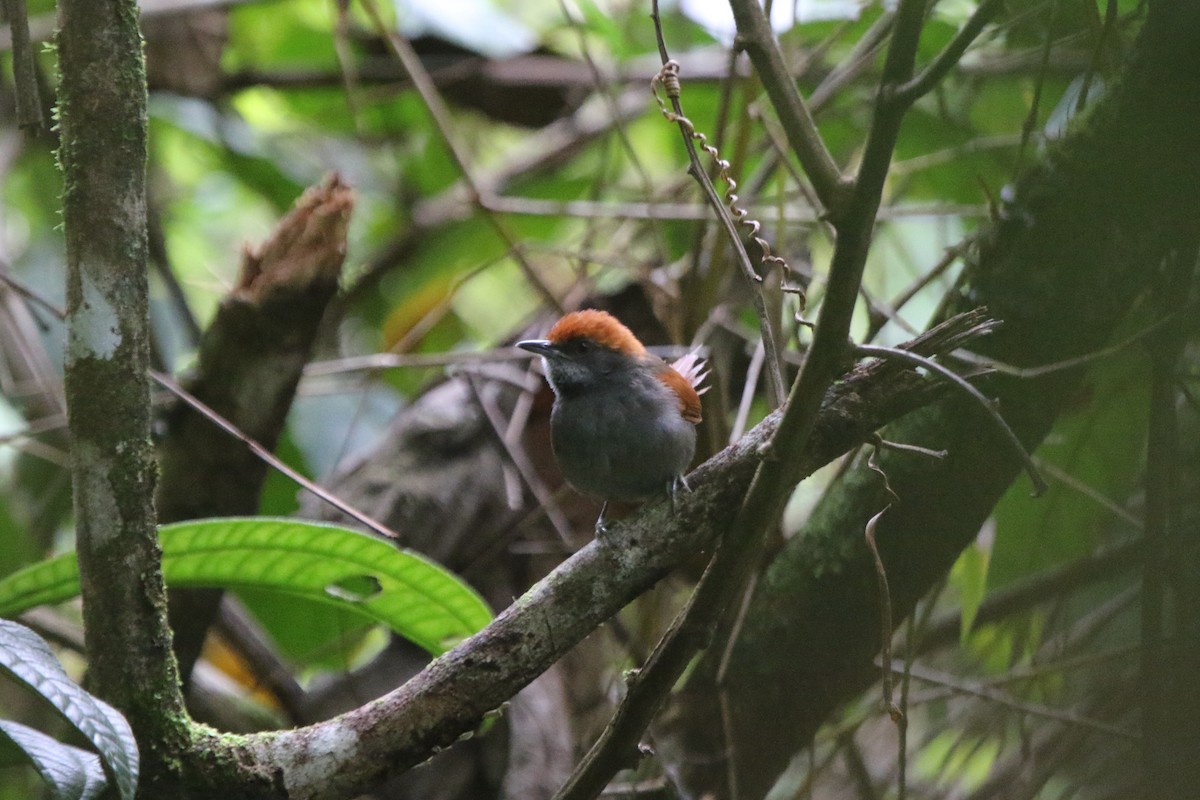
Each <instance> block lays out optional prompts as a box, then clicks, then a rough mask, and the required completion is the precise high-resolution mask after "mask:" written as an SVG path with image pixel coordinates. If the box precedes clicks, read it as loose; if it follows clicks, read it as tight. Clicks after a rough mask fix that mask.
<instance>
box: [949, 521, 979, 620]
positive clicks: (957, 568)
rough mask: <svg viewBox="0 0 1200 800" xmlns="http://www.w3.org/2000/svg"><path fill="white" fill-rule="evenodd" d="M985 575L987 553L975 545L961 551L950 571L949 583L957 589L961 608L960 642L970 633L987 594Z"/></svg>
mask: <svg viewBox="0 0 1200 800" xmlns="http://www.w3.org/2000/svg"><path fill="white" fill-rule="evenodd" d="M987 573H988V552H987V550H985V549H984V548H982V547H980V546H979V545H978V544H977V543H976V544H972V545H971V546H970V547H968V548H967V549H966V550H963V551H962V554H961V555H959V557H958V561H957V563H955V565H954V568H953V569H952V570H951V571H950V583H951V585H953V586H954V587H955V588H957V589H958V597H959V605H960V606H961V607H962V626H961V631H960V639H962V640H965V639H966V638H967V636H968V635H969V634H970V633H971V628H972V627H973V626H974V625H975V615H976V614H977V613H978V612H979V604H980V603H982V602H983V597H984V595H985V594H986V593H987Z"/></svg>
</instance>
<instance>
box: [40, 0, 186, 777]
mask: <svg viewBox="0 0 1200 800" xmlns="http://www.w3.org/2000/svg"><path fill="white" fill-rule="evenodd" d="M59 11H60V17H61V23H62V29H61V31H60V32H59V36H58V57H59V67H60V71H61V76H62V79H61V82H60V86H59V111H60V115H61V120H62V147H61V150H60V152H59V158H60V161H61V163H62V168H63V174H64V179H65V180H64V191H63V222H64V231H65V234H66V242H67V325H68V339H67V353H66V397H67V411H68V418H69V430H70V435H71V448H72V460H73V463H72V470H73V481H74V492H75V494H74V502H75V518H76V534H77V548H76V549H77V553H78V557H79V572H80V580H81V588H82V594H83V615H84V623H85V628H86V631H87V635H86V643H87V650H88V678H89V681H90V682H91V684H92V686H93V688H94V689H95V690H96V691H97V693H99V694H100V695H101V696H103V697H104V698H105V699H107V700H109V701H110V702H112V703H113V704H114V705H115V706H116V707H117V708H119V709H121V710H122V711H123V712H124V713H125V714H126V716H127V717H128V718H129V721H130V723H131V724H132V725H133V729H134V731H135V732H136V733H137V737H138V744H139V746H140V747H141V748H142V752H143V762H144V763H145V764H147V765H148V767H149V770H150V771H151V772H152V773H155V774H153V775H151V778H150V780H151V781H153V780H155V779H156V776H157V774H161V773H162V772H166V771H169V770H170V766H169V764H170V761H169V760H168V759H162V758H155V757H154V756H155V755H156V754H161V753H162V752H164V751H166V752H173V751H176V750H178V749H179V747H181V746H182V744H183V742H184V741H185V737H186V728H185V726H184V722H183V714H182V710H183V702H182V698H181V696H180V693H179V686H178V680H177V675H176V669H175V660H174V657H173V656H172V654H171V636H170V631H169V630H168V628H167V625H166V597H165V593H164V589H163V583H162V575H161V573H160V572H159V570H158V563H159V560H160V556H161V554H160V552H159V549H158V539H157V535H156V531H155V519H154V507H153V504H152V498H153V496H154V482H155V465H154V451H153V448H152V447H151V443H150V389H149V377H148V373H147V369H148V367H149V355H150V347H149V318H148V315H147V275H146V251H147V247H146V200H145V170H146V83H145V73H144V68H143V63H142V55H141V52H142V51H141V34H140V33H139V32H138V25H137V22H138V9H137V3H135V2H134V1H133V0H111V1H110V2H102V3H96V2H91V0H66V1H65V2H63V3H61V4H60V6H59ZM146 756H149V757H148V758H147V757H146Z"/></svg>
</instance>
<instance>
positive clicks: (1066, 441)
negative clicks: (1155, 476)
mask: <svg viewBox="0 0 1200 800" xmlns="http://www.w3.org/2000/svg"><path fill="white" fill-rule="evenodd" d="M1137 316H1138V320H1136V321H1132V323H1131V326H1130V327H1132V328H1133V329H1134V330H1137V329H1138V328H1137V327H1134V325H1141V326H1144V325H1147V324H1149V322H1148V321H1147V319H1146V318H1145V316H1143V315H1140V314H1139V315H1137ZM1148 362H1149V360H1148V359H1146V358H1145V357H1143V356H1141V355H1140V354H1138V353H1137V352H1136V351H1131V352H1130V353H1126V354H1122V355H1121V356H1120V357H1114V358H1108V359H1104V360H1103V361H1100V362H1098V363H1097V365H1096V366H1095V367H1093V368H1092V370H1091V371H1090V372H1089V374H1088V379H1087V382H1086V383H1085V384H1084V385H1083V386H1082V387H1081V388H1080V391H1079V396H1078V400H1079V402H1078V403H1077V405H1076V407H1075V408H1073V409H1071V410H1069V411H1067V412H1066V413H1064V414H1063V415H1062V416H1061V417H1060V418H1059V420H1058V421H1057V422H1056V423H1055V425H1054V429H1053V431H1052V432H1051V434H1050V436H1048V437H1046V440H1045V442H1044V443H1043V444H1042V446H1041V447H1040V448H1038V451H1037V457H1038V458H1039V459H1040V460H1041V461H1042V463H1043V464H1044V465H1045V466H1046V468H1047V471H1048V472H1049V473H1050V476H1051V478H1052V480H1051V483H1050V488H1049V490H1048V491H1047V492H1046V494H1045V495H1044V496H1042V497H1040V498H1038V499H1037V500H1031V499H1030V498H1029V489H1028V486H1027V485H1023V484H1022V482H1021V481H1016V482H1014V484H1013V486H1012V487H1010V489H1009V490H1008V492H1007V493H1006V494H1005V496H1004V498H1003V499H1002V500H1001V501H1000V503H999V504H998V505H997V506H996V510H995V512H994V517H995V520H996V538H995V544H994V545H993V547H992V554H991V563H990V566H989V569H988V576H987V580H988V589H989V591H991V590H994V589H997V588H999V587H1001V586H1004V585H1006V584H1008V583H1011V582H1013V581H1015V580H1018V579H1020V578H1024V577H1026V576H1029V575H1032V574H1034V573H1037V572H1040V571H1042V570H1045V569H1047V568H1050V567H1053V566H1056V565H1058V564H1062V563H1065V562H1067V561H1070V560H1071V559H1074V558H1079V557H1080V556H1082V555H1084V554H1086V553H1088V552H1091V550H1092V549H1093V548H1094V547H1095V546H1096V544H1097V543H1098V541H1100V537H1101V535H1102V531H1103V530H1104V527H1105V525H1106V524H1111V521H1112V520H1113V518H1114V517H1113V512H1112V511H1111V510H1109V509H1108V508H1106V507H1105V506H1104V505H1102V504H1101V503H1100V502H1098V501H1097V500H1096V499H1095V498H1094V497H1091V496H1089V494H1090V493H1095V494H1097V495H1099V496H1101V497H1105V498H1109V499H1110V500H1112V501H1113V502H1115V503H1117V504H1118V505H1119V504H1121V503H1123V502H1124V501H1125V499H1126V498H1127V497H1129V495H1130V493H1131V492H1133V491H1134V490H1135V487H1136V485H1137V482H1138V480H1139V479H1140V477H1141V475H1142V469H1143V465H1144V461H1143V460H1142V451H1143V448H1144V442H1145V435H1146V424H1147V409H1148V408H1149V387H1150V376H1149V363H1148ZM1056 475H1057V476H1065V477H1055V476H1056ZM1126 525H1127V523H1126Z"/></svg>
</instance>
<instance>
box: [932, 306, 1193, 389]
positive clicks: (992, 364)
mask: <svg viewBox="0 0 1200 800" xmlns="http://www.w3.org/2000/svg"><path fill="white" fill-rule="evenodd" d="M1195 308H1196V304H1195V303H1191V304H1189V305H1188V306H1187V307H1185V308H1182V309H1180V310H1179V311H1174V312H1171V313H1169V314H1166V315H1164V316H1162V317H1160V318H1159V319H1157V320H1155V321H1154V322H1152V323H1150V324H1149V325H1147V326H1146V327H1144V328H1142V329H1141V330H1140V331H1138V332H1137V333H1135V334H1133V335H1131V336H1129V337H1127V338H1125V339H1122V340H1121V341H1119V342H1117V343H1116V344H1111V345H1109V346H1108V347H1102V348H1100V349H1099V350H1093V351H1092V352H1090V353H1084V354H1083V355H1081V356H1075V357H1074V358H1066V359H1063V360H1062V361H1054V362H1052V363H1050V364H1041V365H1039V366H1036V367H1015V366H1013V365H1012V364H1005V363H1004V362H1003V361H996V360H995V359H993V358H989V357H988V356H981V355H978V354H976V353H972V352H971V351H969V350H956V351H955V352H953V353H952V354H951V355H950V356H949V357H950V358H954V359H957V360H959V361H965V362H966V363H968V364H974V365H976V366H983V367H988V368H989V369H994V370H995V371H996V372H1002V373H1004V374H1005V375H1012V376H1013V377H1014V378H1039V377H1041V376H1042V375H1049V374H1050V373H1052V372H1062V371H1063V370H1068V369H1074V368H1075V367H1082V366H1084V365H1086V364H1090V363H1092V362H1093V361H1099V360H1100V359H1102V358H1108V357H1109V356H1113V355H1116V354H1117V353H1119V352H1121V351H1122V350H1124V349H1125V348H1127V347H1129V346H1130V345H1132V344H1136V343H1138V342H1140V341H1142V340H1143V339H1145V338H1146V337H1148V336H1149V335H1150V334H1152V333H1154V332H1155V331H1157V330H1159V329H1161V328H1162V327H1164V326H1165V325H1169V324H1170V323H1171V322H1174V321H1175V320H1176V319H1178V318H1179V316H1180V315H1181V314H1183V313H1185V312H1188V311H1192V310H1194V309H1195Z"/></svg>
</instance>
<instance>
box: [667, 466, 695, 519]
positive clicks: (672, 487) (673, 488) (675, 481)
mask: <svg viewBox="0 0 1200 800" xmlns="http://www.w3.org/2000/svg"><path fill="white" fill-rule="evenodd" d="M681 486H682V487H683V490H684V491H685V492H690V491H691V490H692V487H691V486H688V482H687V478H686V477H684V476H683V475H676V476H675V477H674V478H671V482H670V483H668V484H667V496H668V497H669V498H670V499H671V513H672V514H674V513H675V495H676V494H677V493H678V492H679V487H681Z"/></svg>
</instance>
